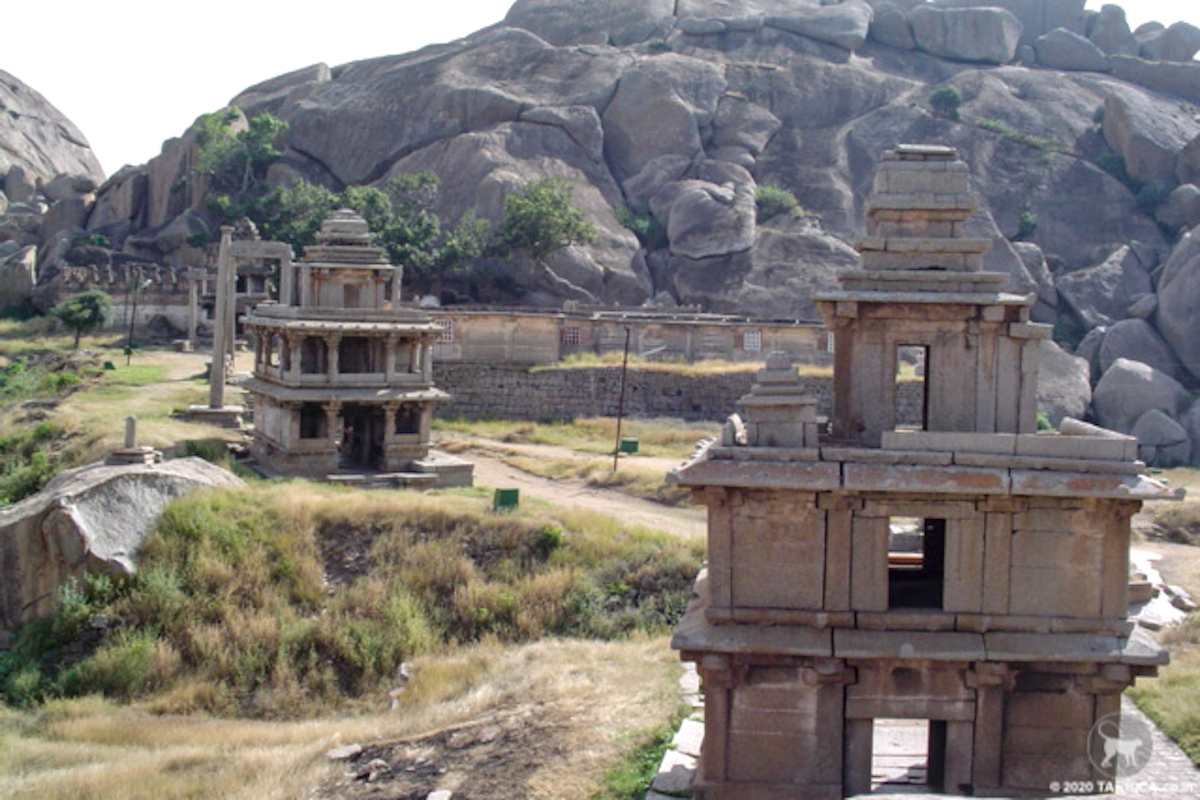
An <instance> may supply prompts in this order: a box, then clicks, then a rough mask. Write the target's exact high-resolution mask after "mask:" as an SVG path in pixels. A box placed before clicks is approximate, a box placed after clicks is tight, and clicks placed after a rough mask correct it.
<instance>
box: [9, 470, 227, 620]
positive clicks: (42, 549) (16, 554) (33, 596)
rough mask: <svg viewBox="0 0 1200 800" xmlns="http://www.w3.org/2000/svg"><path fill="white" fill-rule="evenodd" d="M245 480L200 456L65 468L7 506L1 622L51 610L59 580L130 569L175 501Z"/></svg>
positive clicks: (25, 617) (123, 572)
mask: <svg viewBox="0 0 1200 800" xmlns="http://www.w3.org/2000/svg"><path fill="white" fill-rule="evenodd" d="M242 485H243V484H242V482H241V480H239V479H238V478H236V477H234V475H233V474H232V473H229V472H227V471H225V470H223V469H221V468H219V467H216V466H214V465H212V464H210V463H208V462H206V461H204V460H202V459H199V458H181V459H176V460H174V461H167V462H164V463H161V464H154V465H141V466H132V467H107V466H104V465H102V464H93V465H90V466H87V467H80V468H78V469H74V470H69V471H67V472H64V473H61V474H60V475H58V476H57V477H55V478H54V479H53V480H52V481H50V483H48V484H47V485H46V487H45V489H43V490H42V491H41V492H38V493H37V494H36V495H34V496H32V497H29V498H27V499H25V500H22V501H21V502H19V503H16V504H15V505H12V506H9V507H8V508H5V509H2V510H0V563H3V564H4V565H5V569H6V572H5V580H4V582H3V584H0V624H2V625H3V626H4V627H11V626H12V625H14V624H16V623H19V622H23V621H26V620H29V619H32V618H34V617H38V616H42V615H44V614H46V613H47V612H48V611H49V610H50V608H51V606H52V604H53V602H54V597H55V596H56V594H57V589H58V587H59V586H61V585H62V584H63V583H64V582H65V581H67V580H68V579H70V578H72V577H75V578H77V577H79V576H80V575H82V574H83V573H85V572H107V573H110V574H116V575H128V574H131V573H132V572H133V571H134V569H135V566H134V561H133V558H134V555H135V554H136V552H137V549H138V546H139V545H140V544H141V543H142V541H143V540H144V539H145V538H146V536H147V535H149V533H150V532H151V531H152V530H153V527H154V523H155V521H156V520H157V518H158V514H159V512H160V511H162V508H163V506H164V505H166V503H167V502H168V501H170V500H172V499H174V498H176V497H179V496H181V495H184V494H187V493H188V492H191V491H194V490H196V489H200V488H207V487H235V486H242Z"/></svg>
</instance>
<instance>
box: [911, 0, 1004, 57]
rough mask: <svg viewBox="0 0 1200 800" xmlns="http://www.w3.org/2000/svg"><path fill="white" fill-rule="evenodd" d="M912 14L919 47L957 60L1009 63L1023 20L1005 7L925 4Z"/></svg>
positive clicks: (914, 36) (914, 35) (915, 36)
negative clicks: (946, 6) (950, 6)
mask: <svg viewBox="0 0 1200 800" xmlns="http://www.w3.org/2000/svg"><path fill="white" fill-rule="evenodd" d="M908 18H909V22H910V23H911V24H912V29H913V38H914V39H915V40H916V43H917V47H919V48H921V49H922V50H924V51H925V52H927V53H932V54H933V55H935V56H941V57H943V58H951V59H955V60H957V61H985V62H990V63H993V64H1007V63H1008V62H1010V61H1012V60H1013V56H1014V55H1016V52H1017V44H1018V42H1019V41H1020V39H1021V22H1020V21H1019V20H1018V19H1017V18H1016V17H1014V16H1013V15H1012V14H1011V13H1009V12H1008V11H1005V10H1004V9H1001V8H934V7H931V6H921V7H919V8H915V9H913V10H912V12H910V13H909V15H908Z"/></svg>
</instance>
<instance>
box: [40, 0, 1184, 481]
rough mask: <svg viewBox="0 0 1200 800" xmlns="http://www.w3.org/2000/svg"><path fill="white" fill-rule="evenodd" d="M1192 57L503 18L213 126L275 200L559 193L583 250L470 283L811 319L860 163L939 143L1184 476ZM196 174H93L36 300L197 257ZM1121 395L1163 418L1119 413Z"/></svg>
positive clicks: (838, 255) (192, 148) (1116, 33)
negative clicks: (129, 262)
mask: <svg viewBox="0 0 1200 800" xmlns="http://www.w3.org/2000/svg"><path fill="white" fill-rule="evenodd" d="M1198 48H1200V29H1197V28H1196V27H1194V26H1192V25H1189V24H1186V23H1176V24H1173V25H1171V26H1170V27H1166V26H1163V25H1160V24H1155V23H1152V24H1149V25H1145V26H1142V27H1141V28H1139V29H1137V30H1136V31H1131V30H1130V29H1129V26H1128V24H1127V23H1126V21H1125V16H1124V12H1123V11H1122V10H1121V9H1120V8H1118V7H1116V6H1105V7H1104V9H1103V10H1102V11H1100V12H1089V11H1085V10H1084V0H990V2H983V0H974V1H973V0H934V2H929V3H925V2H917V1H916V0H870V2H868V0H842V2H829V0H825V2H820V1H819V0H591V2H588V3H563V2H561V1H560V0H517V2H516V3H515V5H513V7H512V8H511V10H510V11H509V13H508V15H507V17H506V18H505V20H504V21H503V22H502V23H500V24H498V25H495V26H492V27H491V28H488V29H486V30H483V31H480V32H478V33H476V34H474V35H472V36H470V37H468V38H466V39H463V40H459V41H456V42H452V43H449V44H444V45H437V46H433V47H428V48H425V49H423V50H420V51H417V52H415V53H409V54H405V55H397V56H387V57H381V58H374V59H371V60H367V61H359V62H354V63H350V64H345V65H342V66H338V67H335V68H332V69H331V68H329V67H328V66H326V65H323V64H319V65H314V66H312V67H309V68H306V69H303V70H299V71H296V72H294V73H291V74H288V75H283V76H279V77H276V78H273V79H271V80H268V81H265V82H263V83H259V84H257V85H255V86H252V87H250V88H249V89H247V90H245V91H244V92H242V93H241V94H240V95H238V96H237V97H235V98H232V100H231V104H233V105H236V106H238V107H239V108H241V109H242V111H243V112H245V114H246V115H247V116H250V117H253V116H255V115H257V114H261V113H264V112H270V113H271V114H274V115H276V116H278V117H280V118H281V119H283V120H285V121H286V122H287V123H288V126H289V127H288V131H287V133H286V137H285V152H284V155H283V156H282V157H281V158H280V159H278V160H277V161H276V163H275V164H273V165H272V167H271V170H270V174H269V180H271V181H273V182H283V181H287V180H290V179H291V178H293V177H297V176H299V177H303V178H305V179H306V180H308V181H310V182H314V183H320V184H323V185H326V186H329V187H331V188H335V189H340V188H342V187H344V186H346V185H348V184H378V183H380V182H382V181H384V180H386V179H387V178H388V177H389V176H393V175H396V174H398V173H402V172H418V171H423V170H430V171H433V172H435V173H437V175H438V176H439V177H440V180H441V187H442V192H441V195H440V197H439V200H438V204H439V207H438V209H437V211H438V213H439V215H440V216H441V217H442V218H443V219H448V220H453V219H456V218H458V217H459V216H460V215H461V214H463V213H464V212H465V211H467V210H474V211H475V212H476V213H478V214H479V215H480V216H482V217H484V218H487V219H490V220H493V221H494V220H497V219H498V218H499V217H500V215H501V211H502V204H503V197H504V196H505V194H506V193H507V192H509V191H510V190H512V189H513V188H514V187H516V186H518V185H520V184H522V183H524V182H527V181H530V180H534V179H537V178H540V177H545V176H560V177H564V178H566V179H567V180H569V181H570V182H571V184H572V185H573V187H574V197H575V201H576V203H577V204H579V205H580V206H582V207H583V208H584V209H585V210H586V212H587V214H588V217H589V219H590V220H591V221H592V222H593V223H594V224H596V225H597V226H598V228H599V229H600V237H599V240H598V241H597V242H596V243H595V244H593V245H589V246H580V247H573V248H570V249H568V250H567V251H565V252H563V253H560V254H559V255H557V256H555V257H554V258H553V259H552V260H551V261H550V264H549V266H550V270H549V271H548V272H547V271H540V270H535V269H533V268H532V266H531V265H530V264H529V263H527V262H524V261H521V260H514V261H512V262H504V263H487V262H480V263H479V264H477V265H476V268H477V269H480V270H491V271H492V272H493V273H494V272H502V273H503V274H504V275H505V276H506V281H505V282H504V283H503V286H504V287H505V288H504V291H503V292H500V293H495V292H493V293H491V294H486V295H476V296H471V295H470V294H469V292H468V291H467V290H463V295H464V296H465V298H466V299H472V300H476V301H488V302H497V301H499V302H513V303H525V304H536V305H547V306H555V305H559V304H561V303H562V302H563V301H564V300H581V301H584V302H598V303H608V304H622V305H640V304H642V303H645V302H647V301H652V302H657V303H665V304H674V303H678V304H686V305H698V306H700V307H702V308H704V309H706V310H711V311H722V312H740V313H748V314H755V315H761V316H767V317H775V318H793V319H795V318H801V319H815V318H816V316H817V315H816V312H815V308H814V306H813V303H812V300H811V297H812V294H813V292H814V291H817V290H820V289H823V288H828V287H831V286H832V285H833V284H834V281H835V280H836V278H837V276H838V275H839V274H840V273H841V272H843V271H845V270H847V269H850V268H853V267H854V266H855V265H856V264H857V263H858V257H857V254H856V252H855V251H854V249H853V247H852V245H853V241H854V238H855V236H856V235H857V234H858V233H859V232H860V230H861V220H862V203H863V201H864V198H865V197H866V194H867V187H868V186H869V181H870V178H871V175H872V173H873V171H874V167H875V164H876V162H877V160H878V158H879V156H880V154H881V153H882V152H884V151H885V150H887V149H889V148H892V147H894V146H895V145H896V144H899V143H904V142H936V143H945V144H950V145H953V146H954V147H956V148H958V150H959V152H960V153H961V155H962V157H963V158H964V160H965V161H966V162H967V163H968V164H969V165H970V167H971V169H972V171H973V182H974V185H975V187H976V188H977V189H978V191H979V192H980V193H981V195H982V199H983V208H982V210H981V211H980V213H979V214H978V215H977V216H976V217H975V218H974V219H973V220H972V223H971V225H972V227H973V228H975V232H976V233H977V234H979V235H986V236H988V237H990V238H991V239H992V240H993V247H992V249H991V251H990V253H989V255H988V257H987V267H988V268H990V269H993V270H998V271H1003V272H1006V273H1008V274H1010V275H1011V276H1012V279H1011V284H1010V285H1011V288H1013V289H1015V290H1021V291H1029V292H1036V294H1037V297H1038V305H1037V307H1036V314H1035V316H1036V318H1037V319H1039V320H1041V321H1044V322H1048V323H1052V324H1055V325H1057V327H1058V331H1059V338H1060V340H1061V341H1063V342H1064V343H1065V344H1066V345H1067V346H1068V348H1070V349H1074V348H1075V347H1076V346H1078V351H1077V352H1078V354H1080V355H1081V356H1083V357H1084V358H1085V359H1086V360H1087V365H1088V366H1087V369H1088V370H1090V376H1091V381H1092V382H1093V383H1096V384H1097V386H1096V402H1095V406H1094V414H1095V416H1096V417H1097V419H1098V420H1099V421H1100V422H1101V423H1103V424H1106V425H1111V426H1113V427H1118V428H1119V429H1121V430H1127V431H1131V430H1133V429H1134V428H1135V427H1137V426H1138V425H1141V429H1139V430H1141V433H1139V436H1142V435H1144V439H1143V442H1144V443H1145V444H1146V446H1147V447H1148V448H1150V450H1148V451H1147V454H1148V455H1149V456H1151V457H1155V458H1159V460H1160V461H1163V462H1165V461H1169V460H1170V459H1172V458H1179V457H1182V458H1184V459H1186V458H1192V457H1200V452H1197V453H1193V452H1192V445H1191V442H1193V441H1194V442H1196V443H1197V444H1198V445H1200V409H1198V408H1195V407H1192V408H1189V403H1190V398H1191V394H1190V393H1189V391H1190V389H1191V388H1194V387H1195V386H1196V384H1197V383H1198V382H1200V354H1197V352H1196V350H1195V348H1194V346H1192V345H1191V343H1192V342H1195V341H1197V340H1200V315H1197V314H1195V313H1193V311H1194V310H1195V309H1197V307H1200V276H1198V272H1200V244H1197V243H1196V242H1195V241H1194V240H1195V239H1196V238H1197V237H1198V236H1200V235H1193V236H1190V237H1189V236H1188V235H1186V234H1187V231H1189V230H1191V229H1192V228H1194V227H1195V226H1196V225H1197V224H1200V188H1198V186H1197V185H1198V184H1200V122H1198V120H1197V111H1196V106H1198V105H1200V63H1198V62H1197V61H1195V60H1194V56H1195V54H1196V52H1197V49H1198ZM935 98H940V99H941V101H942V102H938V100H937V99H935ZM947 98H949V100H947ZM195 158H196V144H195V133H194V132H187V133H184V134H183V135H182V136H181V137H180V138H179V139H175V140H172V141H170V142H168V143H167V144H166V145H165V146H164V149H163V152H162V153H161V154H160V155H159V156H158V157H156V158H154V159H153V160H151V161H150V163H149V164H147V165H145V166H143V167H139V168H130V169H126V170H123V171H121V172H120V173H118V174H116V175H114V176H112V177H111V178H110V179H109V180H108V181H107V182H106V183H105V184H104V185H103V186H102V187H101V188H100V190H99V193H98V195H97V196H96V198H95V200H94V202H88V203H87V216H86V221H83V222H82V223H80V221H79V219H78V218H77V215H75V214H62V215H61V218H60V219H59V220H58V221H56V222H52V220H51V219H49V217H51V216H52V215H53V213H54V209H55V208H56V207H57V205H58V204H57V203H55V204H53V205H51V207H50V212H49V214H48V215H47V217H48V218H47V220H46V222H45V224H44V225H43V228H42V230H41V232H40V242H41V248H42V249H41V251H40V252H39V254H38V257H37V262H38V270H39V273H38V274H39V277H40V278H42V282H43V283H45V282H46V281H47V280H49V278H50V277H51V276H53V275H54V266H55V264H56V263H57V262H60V261H61V260H62V259H64V258H66V257H67V255H68V253H69V252H71V245H72V244H73V243H76V242H78V239H79V237H80V236H87V235H103V236H104V237H105V238H106V239H107V240H108V241H109V242H110V243H111V244H112V245H113V247H114V248H116V249H117V250H118V251H121V252H123V253H124V254H125V255H126V256H129V257H134V256H136V257H142V258H150V259H154V260H157V261H160V262H163V263H191V262H194V261H196V260H198V259H200V258H201V257H202V254H201V253H200V252H199V251H195V250H193V249H192V248H191V247H189V246H188V245H187V244H186V242H187V240H188V239H189V238H191V239H192V240H193V241H194V240H195V236H196V235H197V234H206V233H207V234H209V235H211V234H212V233H213V227H212V226H213V222H212V220H211V219H210V218H209V217H208V215H207V211H206V208H205V201H204V186H203V185H202V184H203V182H202V181H199V180H196V176H195ZM762 187H779V188H782V189H785V190H788V191H790V192H791V193H792V194H794V195H795V196H796V198H798V199H799V201H800V203H801V205H802V206H803V207H804V209H806V210H807V212H808V215H807V216H804V215H799V214H780V215H776V216H774V217H773V218H770V219H758V218H757V216H758V215H757V214H756V202H755V198H756V193H757V192H759V191H760V190H761V188H762ZM60 202H61V201H60ZM631 215H632V217H633V218H640V219H641V220H644V221H650V220H651V218H652V220H653V222H655V223H657V225H659V226H661V228H662V230H663V231H664V235H663V236H662V237H661V238H660V239H659V240H656V241H648V242H646V243H645V244H643V243H642V242H639V240H638V238H637V237H635V236H634V234H633V233H632V232H631V230H630V229H628V228H627V227H625V225H623V224H622V221H624V222H626V223H628V221H629V220H630V218H631ZM77 223H79V224H77ZM1063 363H1064V364H1068V363H1076V364H1078V363H1081V362H1065V361H1064V362H1063ZM1130 365H1137V366H1133V367H1131V366H1130ZM1063 369H1064V370H1065V369H1066V367H1065V366H1064V367H1063ZM1139 370H1140V371H1139ZM1145 370H1151V372H1150V373H1145ZM1110 373H1112V375H1113V376H1124V377H1122V378H1120V381H1124V383H1120V382H1118V378H1117V377H1113V378H1111V379H1110V378H1109V374H1110ZM1167 381H1169V382H1170V383H1166V382H1167ZM1130 382H1132V385H1136V386H1139V387H1140V386H1143V385H1145V386H1148V387H1153V392H1152V397H1153V400H1151V399H1147V398H1146V397H1142V396H1141V395H1138V397H1139V399H1138V400H1137V401H1136V403H1135V404H1134V405H1133V406H1132V407H1129V404H1130V403H1131V402H1134V401H1130V400H1129V399H1128V398H1130V397H1132V396H1133V395H1132V394H1131V391H1130V390H1129V389H1128V388H1127V387H1126V384H1127V383H1130ZM1085 383H1086V381H1085ZM1116 385H1119V386H1120V387H1122V388H1121V389H1120V391H1119V392H1117V393H1116V394H1115V395H1113V392H1112V389H1113V386H1116ZM1147 391H1150V389H1147ZM1110 396H1117V397H1119V398H1120V405H1121V406H1122V410H1121V411H1120V412H1119V413H1118V412H1117V411H1114V410H1112V402H1111V401H1109V400H1107V399H1106V398H1109V397H1110ZM1151 410H1153V411H1157V412H1159V414H1158V415H1157V416H1154V417H1153V419H1152V420H1147V419H1146V413H1147V412H1148V411H1151ZM1160 417H1162V418H1165V419H1166V422H1164V421H1163V419H1161V418H1160ZM1168 422H1169V423H1170V424H1167V423H1168ZM1148 426H1149V427H1152V428H1153V431H1152V432H1151V431H1149V430H1148ZM1189 432H1190V435H1189ZM1180 437H1182V438H1180ZM1197 449H1200V448H1197Z"/></svg>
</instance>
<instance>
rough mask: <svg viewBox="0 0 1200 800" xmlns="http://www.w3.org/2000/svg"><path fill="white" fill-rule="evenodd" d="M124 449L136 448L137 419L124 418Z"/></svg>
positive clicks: (131, 417)
mask: <svg viewBox="0 0 1200 800" xmlns="http://www.w3.org/2000/svg"><path fill="white" fill-rule="evenodd" d="M125 447H126V449H132V448H134V447H137V417H133V416H129V417H126V418H125Z"/></svg>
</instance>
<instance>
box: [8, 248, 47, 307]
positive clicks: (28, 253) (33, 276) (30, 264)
mask: <svg viewBox="0 0 1200 800" xmlns="http://www.w3.org/2000/svg"><path fill="white" fill-rule="evenodd" d="M5 244H11V248H5V250H9V249H11V250H12V252H5V250H0V308H3V307H4V306H11V305H16V304H18V303H21V302H23V301H25V300H28V299H29V298H30V296H31V295H32V294H33V287H35V286H37V258H38V249H37V246H36V245H26V246H24V247H18V246H17V244H16V242H11V243H10V242H5Z"/></svg>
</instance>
